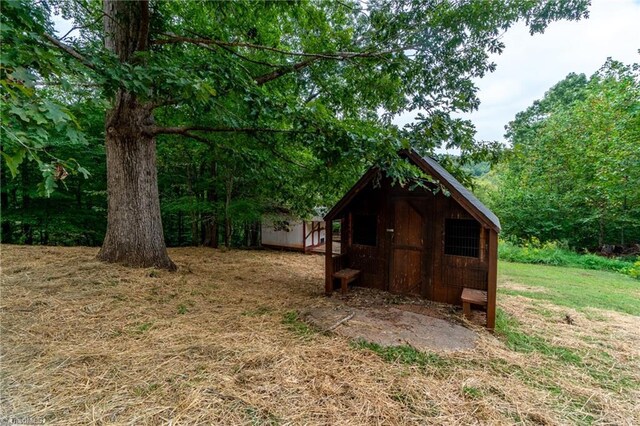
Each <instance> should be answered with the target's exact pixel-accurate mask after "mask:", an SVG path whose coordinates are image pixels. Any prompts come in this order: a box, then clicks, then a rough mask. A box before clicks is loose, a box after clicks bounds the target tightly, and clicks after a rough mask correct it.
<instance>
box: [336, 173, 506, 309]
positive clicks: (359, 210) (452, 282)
mask: <svg viewBox="0 0 640 426" xmlns="http://www.w3.org/2000/svg"><path fill="white" fill-rule="evenodd" d="M399 200H403V202H404V201H406V202H408V203H409V204H410V205H411V207H412V208H413V209H415V210H416V211H418V212H419V213H420V214H421V215H422V217H423V219H424V221H423V223H424V225H423V231H422V233H423V235H422V236H423V245H424V246H423V247H424V249H423V253H424V254H423V255H422V264H421V265H419V267H420V268H421V276H422V281H421V284H420V290H419V293H420V294H421V295H422V296H423V297H425V298H428V299H431V300H434V301H438V302H445V303H450V304H460V295H461V292H462V288H463V287H469V288H477V289H481V290H487V288H488V273H489V261H488V260H489V254H492V253H488V252H487V245H488V241H489V235H490V232H489V230H488V229H485V228H481V237H480V241H481V247H480V256H479V257H478V258H472V257H463V256H452V255H446V254H444V237H445V236H444V227H445V219H447V218H451V219H473V217H472V216H471V215H470V214H469V213H468V212H467V211H466V210H465V209H464V208H462V207H461V206H460V204H458V203H457V202H456V201H455V200H454V199H453V198H452V197H447V196H445V195H444V194H442V193H441V192H439V193H437V194H435V195H434V194H433V193H432V192H430V191H427V190H425V189H421V188H418V189H415V190H413V191H411V190H409V189H408V188H401V187H392V186H391V183H390V181H389V180H387V179H383V180H382V181H381V183H380V186H378V187H374V186H373V185H371V184H370V185H368V186H367V187H366V188H364V189H363V190H362V191H361V192H360V194H358V195H357V196H356V197H355V198H354V199H353V200H352V201H351V203H350V204H349V205H348V206H347V208H346V209H345V214H344V216H343V220H344V223H346V224H347V226H346V227H345V228H346V229H347V231H346V232H343V233H342V237H343V242H342V244H343V246H344V247H345V248H346V249H347V251H348V256H347V259H348V260H347V262H348V265H349V267H350V268H353V269H358V270H360V271H362V278H361V280H360V282H359V283H358V285H361V286H364V287H371V288H377V289H380V290H389V287H390V286H389V284H390V283H389V280H390V273H391V271H392V270H393V269H392V268H393V264H392V262H399V261H402V257H399V259H392V258H390V257H392V250H391V246H392V244H391V243H392V240H391V238H392V233H391V232H387V230H388V229H394V226H395V224H396V223H397V222H396V221H395V219H396V218H395V217H394V211H395V210H394V203H396V202H398V201H399ZM399 211H402V210H399ZM359 214H375V215H376V216H377V225H376V233H377V243H376V245H375V246H366V245H359V244H354V243H353V227H352V226H351V225H352V221H353V216H354V215H359ZM343 226H344V225H343ZM492 232H493V231H492ZM494 233H495V232H494ZM407 258H409V256H407ZM412 267H413V266H412Z"/></svg>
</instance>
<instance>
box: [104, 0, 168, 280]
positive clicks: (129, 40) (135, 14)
mask: <svg viewBox="0 0 640 426" xmlns="http://www.w3.org/2000/svg"><path fill="white" fill-rule="evenodd" d="M104 12H105V17H104V31H105V46H106V47H107V48H108V49H109V50H111V51H112V52H114V53H115V54H116V55H117V56H118V58H119V59H120V61H122V62H128V61H129V60H130V59H132V58H133V54H134V53H135V52H136V51H140V50H146V48H147V43H148V32H149V4H148V2H147V1H139V2H128V1H117V0H104ZM151 124H153V115H152V112H151V109H150V108H148V107H147V106H146V105H145V104H143V103H141V102H140V101H139V100H138V99H137V98H136V96H135V95H134V94H132V93H129V92H127V91H125V90H123V89H120V90H119V91H118V93H117V95H116V97H115V99H114V101H113V107H112V109H111V110H110V111H109V112H108V113H107V117H106V120H105V133H106V153H107V192H108V210H107V215H108V216H107V233H106V236H105V239H104V243H103V245H102V249H101V250H100V252H99V253H98V258H99V259H100V260H104V261H107V262H117V263H121V264H124V265H128V266H141V267H148V266H155V267H159V268H166V269H170V270H174V269H176V266H175V264H174V263H173V262H172V261H171V259H170V258H169V255H168V254H167V249H166V246H165V242H164V236H163V232H162V220H161V218H160V200H159V197H158V178H157V168H156V143H155V139H154V138H153V137H152V136H149V135H147V134H145V133H144V131H143V129H144V128H145V127H146V126H149V125H151Z"/></svg>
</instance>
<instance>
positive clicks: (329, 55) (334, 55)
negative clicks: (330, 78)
mask: <svg viewBox="0 0 640 426" xmlns="http://www.w3.org/2000/svg"><path fill="white" fill-rule="evenodd" d="M164 36H165V37H166V38H163V39H159V40H154V41H153V42H152V44H155V45H163V44H180V43H191V44H196V45H211V44H213V45H216V46H225V47H245V48H249V49H254V50H267V51H270V52H274V53H279V54H281V55H287V56H304V57H308V58H318V59H333V60H345V59H351V58H375V57H378V56H383V55H387V54H389V53H394V52H400V51H403V50H409V49H415V48H416V46H414V45H411V46H402V47H397V48H393V49H386V50H380V51H364V52H318V53H312V52H292V51H289V50H283V49H278V48H277V47H271V46H264V45H261V44H254V43H246V42H241V41H223V40H215V39H210V38H204V37H183V36H178V35H175V34H164Z"/></svg>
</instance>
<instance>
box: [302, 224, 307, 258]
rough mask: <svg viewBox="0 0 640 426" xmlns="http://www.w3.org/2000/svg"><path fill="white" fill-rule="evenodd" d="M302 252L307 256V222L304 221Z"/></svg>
mask: <svg viewBox="0 0 640 426" xmlns="http://www.w3.org/2000/svg"><path fill="white" fill-rule="evenodd" d="M302 252H303V253H304V254H307V221H306V220H303V221H302Z"/></svg>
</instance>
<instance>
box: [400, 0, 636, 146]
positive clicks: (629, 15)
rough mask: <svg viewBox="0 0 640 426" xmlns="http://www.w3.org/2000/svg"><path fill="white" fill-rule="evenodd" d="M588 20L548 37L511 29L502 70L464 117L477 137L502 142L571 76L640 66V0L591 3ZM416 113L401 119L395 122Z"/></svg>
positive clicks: (560, 25) (482, 85) (553, 28)
mask: <svg viewBox="0 0 640 426" xmlns="http://www.w3.org/2000/svg"><path fill="white" fill-rule="evenodd" d="M589 15H590V17H589V19H584V20H580V21H578V22H575V21H570V22H569V21H560V22H552V23H551V24H550V25H549V27H548V28H547V30H546V31H545V32H544V34H536V35H534V36H531V35H529V32H528V31H527V29H526V27H525V26H524V24H522V25H517V26H514V27H513V28H511V29H510V30H508V31H507V33H506V34H505V35H504V37H503V41H504V43H505V45H506V47H505V49H504V51H503V53H502V55H495V56H494V57H493V58H492V59H493V61H494V62H495V63H496V64H497V66H498V68H497V70H496V71H495V72H494V73H491V74H489V75H487V76H485V77H484V78H482V79H480V80H477V81H476V84H477V86H478V87H479V89H480V92H479V96H480V101H481V102H482V103H481V105H480V108H479V110H478V111H475V112H474V113H472V114H467V115H464V117H465V118H469V119H471V121H472V122H473V124H474V125H475V126H476V130H477V135H476V138H477V139H480V140H500V141H502V140H503V135H504V126H505V125H506V124H507V123H508V122H509V121H511V120H512V119H513V118H514V117H515V115H516V113H518V112H520V111H522V110H524V109H525V108H527V107H528V106H529V105H531V104H532V103H533V101H535V100H536V99H540V98H542V97H543V96H544V93H545V92H546V91H547V90H548V89H549V88H550V87H551V86H553V85H554V84H555V83H557V82H558V81H560V80H562V79H563V78H564V77H566V75H567V74H569V73H570V72H575V73H585V74H586V75H587V76H590V75H591V74H593V73H594V72H596V71H597V70H598V69H599V68H600V67H601V66H602V65H603V64H604V62H605V61H606V59H607V57H609V56H610V57H612V58H613V59H616V60H618V61H622V62H624V63H626V64H631V63H638V62H640V55H639V54H638V49H640V0H635V1H634V0H592V6H591V7H590V8H589ZM414 116H415V114H408V115H405V116H402V117H398V118H397V119H396V120H395V122H396V124H399V125H401V124H404V123H407V122H410V121H412V119H413V117H414Z"/></svg>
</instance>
